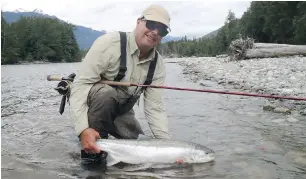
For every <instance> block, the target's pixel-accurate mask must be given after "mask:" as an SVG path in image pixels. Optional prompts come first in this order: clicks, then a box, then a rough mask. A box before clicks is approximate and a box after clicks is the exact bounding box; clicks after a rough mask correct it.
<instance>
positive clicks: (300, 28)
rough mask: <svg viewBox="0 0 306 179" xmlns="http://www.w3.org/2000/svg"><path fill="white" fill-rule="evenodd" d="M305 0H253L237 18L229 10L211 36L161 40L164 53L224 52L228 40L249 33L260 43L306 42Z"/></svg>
mask: <svg viewBox="0 0 306 179" xmlns="http://www.w3.org/2000/svg"><path fill="white" fill-rule="evenodd" d="M305 9H306V2H302V1H292V2H291V1H253V2H251V5H250V7H249V8H248V9H247V11H246V12H244V14H243V16H242V17H241V18H240V19H237V18H236V17H235V14H234V13H233V12H232V11H231V10H229V12H228V15H227V17H226V18H225V22H224V25H223V26H222V27H221V28H220V29H219V30H218V33H217V35H216V36H214V37H210V38H207V37H205V38H203V37H202V38H199V39H193V40H188V39H187V38H186V37H184V38H183V39H181V40H180V41H176V42H167V43H165V44H161V45H160V46H159V47H158V49H159V51H160V52H161V53H162V54H163V55H166V56H168V55H173V54H175V56H179V57H184V56H215V55H218V54H223V53H227V50H228V47H229V45H230V43H231V42H232V41H233V40H235V39H237V38H239V37H243V38H246V37H250V38H253V39H255V42H262V43H288V44H305V43H306V10H305Z"/></svg>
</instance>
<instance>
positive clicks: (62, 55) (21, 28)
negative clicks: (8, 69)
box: [1, 16, 82, 64]
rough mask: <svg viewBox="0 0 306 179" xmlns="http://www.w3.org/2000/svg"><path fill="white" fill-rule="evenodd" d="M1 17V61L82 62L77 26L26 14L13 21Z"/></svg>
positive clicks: (5, 62)
mask: <svg viewBox="0 0 306 179" xmlns="http://www.w3.org/2000/svg"><path fill="white" fill-rule="evenodd" d="M1 20H2V22H1V40H2V43H1V50H2V52H1V58H2V60H1V64H14V63H19V62H32V61H49V62H78V61H81V58H82V53H81V51H80V49H79V46H78V44H77V41H76V38H75V36H74V34H73V30H74V28H75V26H74V25H72V24H69V23H65V22H63V21H60V20H59V19H55V18H48V17H22V18H20V19H19V20H18V21H16V22H13V23H11V24H8V23H7V22H6V21H5V19H4V18H3V16H1Z"/></svg>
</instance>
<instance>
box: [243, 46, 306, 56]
mask: <svg viewBox="0 0 306 179" xmlns="http://www.w3.org/2000/svg"><path fill="white" fill-rule="evenodd" d="M293 55H303V56H306V45H304V46H302V45H300V46H295V47H294V46H288V47H280V48H254V49H247V50H246V53H245V59H250V58H271V57H283V56H293Z"/></svg>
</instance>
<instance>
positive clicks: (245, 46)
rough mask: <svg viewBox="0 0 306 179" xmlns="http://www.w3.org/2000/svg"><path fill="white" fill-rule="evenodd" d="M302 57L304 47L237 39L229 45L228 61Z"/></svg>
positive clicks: (305, 52) (304, 54)
mask: <svg viewBox="0 0 306 179" xmlns="http://www.w3.org/2000/svg"><path fill="white" fill-rule="evenodd" d="M293 55H303V56H306V45H290V44H274V43H254V39H250V38H247V39H245V40H244V39H242V38H240V39H237V40H235V41H233V42H232V43H231V44H230V47H229V56H230V60H234V61H237V60H244V59H250V58H272V57H283V56H293Z"/></svg>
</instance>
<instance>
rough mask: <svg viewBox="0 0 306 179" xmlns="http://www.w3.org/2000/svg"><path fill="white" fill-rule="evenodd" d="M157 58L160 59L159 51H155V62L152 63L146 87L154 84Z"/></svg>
mask: <svg viewBox="0 0 306 179" xmlns="http://www.w3.org/2000/svg"><path fill="white" fill-rule="evenodd" d="M157 57H158V53H157V51H155V57H154V60H153V61H152V62H151V63H150V66H149V71H148V74H147V79H146V81H145V82H144V85H150V84H151V83H152V79H153V75H154V71H155V67H156V63H157Z"/></svg>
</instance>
